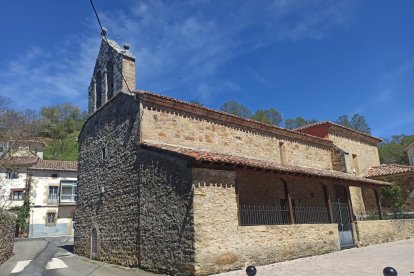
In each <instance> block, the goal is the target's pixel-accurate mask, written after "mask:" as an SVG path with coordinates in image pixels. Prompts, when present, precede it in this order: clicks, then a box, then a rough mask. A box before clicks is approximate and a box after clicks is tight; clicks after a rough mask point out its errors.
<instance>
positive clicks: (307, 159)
mask: <svg viewBox="0 0 414 276" xmlns="http://www.w3.org/2000/svg"><path fill="white" fill-rule="evenodd" d="M142 140H143V141H145V140H152V141H159V142H163V143H167V144H174V145H180V146H185V147H192V148H199V149H205V150H208V151H211V152H218V153H226V154H231V155H236V156H242V157H247V158H254V159H261V160H267V161H273V162H277V163H281V154H280V145H279V142H284V143H285V144H284V147H285V149H286V150H285V155H286V156H285V159H286V161H287V164H291V165H296V166H305V167H314V168H320V169H326V170H330V169H332V162H331V152H330V149H329V148H327V147H323V146H315V145H314V144H311V143H307V142H304V141H299V140H294V139H292V138H289V137H282V136H277V135H275V134H271V133H266V132H260V131H257V130H253V129H247V128H242V127H240V126H237V125H231V124H228V123H223V122H218V121H217V122H215V121H212V120H211V119H208V120H207V119H203V118H199V117H194V116H193V115H191V114H186V113H184V112H178V111H171V110H165V109H163V110H158V109H156V108H151V107H149V106H144V110H143V118H142Z"/></svg>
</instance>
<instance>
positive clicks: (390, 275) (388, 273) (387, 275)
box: [382, 266, 397, 276]
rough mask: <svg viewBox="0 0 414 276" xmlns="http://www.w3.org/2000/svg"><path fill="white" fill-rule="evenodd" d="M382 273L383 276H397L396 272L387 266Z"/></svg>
mask: <svg viewBox="0 0 414 276" xmlns="http://www.w3.org/2000/svg"><path fill="white" fill-rule="evenodd" d="M382 273H384V276H397V270H395V268H393V267H390V266H387V267H386V268H384V270H383V271H382Z"/></svg>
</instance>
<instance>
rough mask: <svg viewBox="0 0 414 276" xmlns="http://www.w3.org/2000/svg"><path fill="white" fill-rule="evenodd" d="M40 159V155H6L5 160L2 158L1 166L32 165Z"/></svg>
mask: <svg viewBox="0 0 414 276" xmlns="http://www.w3.org/2000/svg"><path fill="white" fill-rule="evenodd" d="M38 159H39V157H38V156H35V155H33V156H21V157H17V156H12V157H6V158H4V159H3V160H0V166H1V167H25V166H30V165H32V164H34V163H36V162H37V160H38Z"/></svg>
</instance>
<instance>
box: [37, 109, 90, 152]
mask: <svg viewBox="0 0 414 276" xmlns="http://www.w3.org/2000/svg"><path fill="white" fill-rule="evenodd" d="M40 115H41V119H42V122H43V130H42V136H44V137H47V138H50V139H49V141H48V146H47V147H46V148H45V153H44V157H45V159H58V160H77V142H76V137H77V136H78V134H79V131H80V129H81V128H82V125H83V123H84V122H85V118H86V116H85V113H84V112H82V111H81V109H80V107H79V106H76V105H72V104H69V103H63V104H59V105H56V106H51V107H44V108H42V110H41V112H40Z"/></svg>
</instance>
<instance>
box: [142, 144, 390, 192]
mask: <svg viewBox="0 0 414 276" xmlns="http://www.w3.org/2000/svg"><path fill="white" fill-rule="evenodd" d="M141 146H142V147H144V148H148V149H155V150H162V151H167V152H171V153H175V154H179V155H183V156H186V157H188V158H190V159H193V160H194V161H199V162H207V163H218V164H225V165H236V166H241V167H246V168H252V169H263V170H268V171H274V172H278V173H282V174H294V175H300V176H308V177H317V178H325V179H331V180H342V181H346V182H348V183H349V184H352V185H355V186H364V185H371V186H383V185H389V184H390V183H388V182H384V181H379V180H373V179H367V178H363V177H357V176H354V175H351V174H347V173H342V172H337V171H329V170H322V169H315V168H305V167H298V166H290V165H281V164H278V163H275V162H269V161H264V160H257V159H250V158H244V157H239V156H233V155H228V154H220V153H211V152H207V151H203V150H197V149H192V148H185V147H178V146H173V145H167V144H159V143H155V142H152V141H145V142H141Z"/></svg>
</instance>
